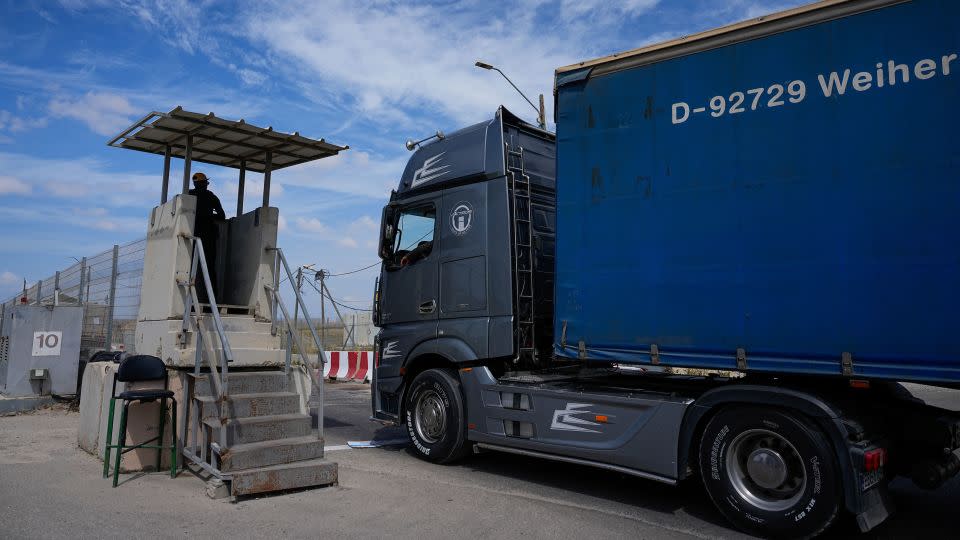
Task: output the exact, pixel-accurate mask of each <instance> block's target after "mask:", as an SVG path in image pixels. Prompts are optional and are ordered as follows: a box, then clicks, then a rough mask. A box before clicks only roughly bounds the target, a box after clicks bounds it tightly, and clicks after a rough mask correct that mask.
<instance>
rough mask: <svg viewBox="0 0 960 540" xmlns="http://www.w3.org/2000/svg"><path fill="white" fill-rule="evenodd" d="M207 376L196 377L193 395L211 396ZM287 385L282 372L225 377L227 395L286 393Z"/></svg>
mask: <svg viewBox="0 0 960 540" xmlns="http://www.w3.org/2000/svg"><path fill="white" fill-rule="evenodd" d="M208 375H209V373H204V374H201V375H200V376H199V377H196V388H195V390H194V393H195V395H197V396H211V395H213V392H212V391H211V386H210V381H209V379H208ZM289 384H290V383H289V380H288V379H287V375H286V374H285V373H284V372H282V371H240V372H236V371H235V372H232V373H229V374H228V375H227V395H231V396H232V395H236V394H263V393H271V392H286V391H287V390H288V388H289Z"/></svg>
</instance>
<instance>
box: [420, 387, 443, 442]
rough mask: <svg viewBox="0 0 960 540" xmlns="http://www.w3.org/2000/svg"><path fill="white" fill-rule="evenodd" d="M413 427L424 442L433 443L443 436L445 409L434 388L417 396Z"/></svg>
mask: <svg viewBox="0 0 960 540" xmlns="http://www.w3.org/2000/svg"><path fill="white" fill-rule="evenodd" d="M416 412H417V414H416V416H415V418H414V422H413V425H414V428H415V429H416V430H417V435H418V436H419V437H420V438H421V439H423V440H424V441H425V442H427V443H430V444H433V443H435V442H437V441H439V440H440V439H441V438H442V437H443V432H444V429H445V428H446V425H447V409H446V407H444V406H443V399H441V398H440V395H439V394H437V392H436V391H434V390H427V391H425V392H424V393H422V394H420V397H419V398H417V405H416Z"/></svg>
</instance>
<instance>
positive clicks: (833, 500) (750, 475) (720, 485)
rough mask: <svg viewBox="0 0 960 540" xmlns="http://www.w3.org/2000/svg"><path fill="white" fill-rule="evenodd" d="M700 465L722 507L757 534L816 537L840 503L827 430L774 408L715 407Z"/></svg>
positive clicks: (746, 529)
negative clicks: (717, 409) (717, 408)
mask: <svg viewBox="0 0 960 540" xmlns="http://www.w3.org/2000/svg"><path fill="white" fill-rule="evenodd" d="M700 471H701V476H702V477H703V483H704V485H705V486H706V488H707V493H709V494H710V498H711V499H713V503H714V504H715V505H716V506H717V508H718V509H719V510H720V512H722V513H723V514H724V515H725V516H726V517H727V519H729V520H730V521H732V522H733V523H734V524H735V525H736V526H737V527H739V528H740V529H743V530H744V531H747V532H750V533H753V534H756V535H759V536H767V537H777V538H809V537H813V536H816V535H817V534H820V533H821V532H822V531H823V530H824V529H826V528H827V527H828V526H830V524H831V523H832V522H833V520H834V519H835V518H836V517H837V512H838V510H839V508H840V499H841V495H840V487H841V486H840V480H839V476H838V469H837V466H836V464H835V460H834V456H833V453H832V451H831V447H830V444H829V443H828V441H827V438H826V436H825V435H824V434H823V433H822V432H821V431H820V430H819V429H817V428H816V427H814V426H813V425H812V424H810V423H809V422H807V421H805V420H803V419H802V418H800V417H797V416H794V415H792V414H789V413H787V412H783V411H779V410H776V409H761V408H751V407H730V408H726V409H723V410H721V411H720V412H719V413H717V415H716V416H714V417H713V418H712V419H711V420H710V422H709V424H707V427H706V429H705V430H704V432H703V437H702V438H701V439H700Z"/></svg>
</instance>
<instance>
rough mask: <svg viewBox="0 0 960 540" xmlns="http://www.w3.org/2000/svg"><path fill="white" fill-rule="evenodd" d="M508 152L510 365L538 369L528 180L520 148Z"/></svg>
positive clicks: (507, 147)
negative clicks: (512, 319)
mask: <svg viewBox="0 0 960 540" xmlns="http://www.w3.org/2000/svg"><path fill="white" fill-rule="evenodd" d="M506 150H507V176H508V178H509V181H510V195H511V197H510V198H511V203H512V204H511V212H512V218H513V261H512V262H513V276H514V277H513V281H514V283H513V290H514V307H515V308H516V311H515V313H516V327H515V329H514V334H515V335H514V339H515V343H516V347H515V350H516V356H515V357H514V360H513V362H514V363H515V364H520V365H523V366H533V365H537V361H538V359H537V349H536V340H535V331H534V317H533V316H534V298H533V290H534V289H533V255H534V254H533V207H532V203H531V199H530V176H529V175H527V174H526V172H525V171H524V166H523V147H519V146H518V147H517V148H516V149H512V148H511V147H510V145H509V144H507V145H506Z"/></svg>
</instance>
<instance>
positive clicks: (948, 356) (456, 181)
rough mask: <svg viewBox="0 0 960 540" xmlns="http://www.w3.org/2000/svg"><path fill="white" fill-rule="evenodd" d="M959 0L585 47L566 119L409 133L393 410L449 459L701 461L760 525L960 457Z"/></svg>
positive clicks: (390, 248) (394, 281)
mask: <svg viewBox="0 0 960 540" xmlns="http://www.w3.org/2000/svg"><path fill="white" fill-rule="evenodd" d="M958 15H960V5H958V4H957V3H955V2H951V1H946V0H913V1H898V0H826V1H822V2H818V3H814V4H810V5H808V6H803V7H800V8H797V9H793V10H789V11H785V12H781V13H776V14H772V15H769V16H767V17H762V18H759V19H754V20H751V21H746V22H743V23H740V24H735V25H732V26H728V27H724V28H719V29H716V30H711V31H708V32H704V33H701V34H697V35H694V36H689V37H686V38H682V39H678V40H674V41H670V42H666V43H662V44H658V45H654V46H650V47H646V48H643V49H638V50H635V51H628V52H626V53H621V54H617V55H614V56H611V57H607V58H601V59H597V60H592V61H588V62H582V63H579V64H576V65H572V66H567V67H563V68H560V69H558V70H557V72H556V78H555V98H556V107H555V111H556V125H557V132H556V135H554V134H553V133H550V132H547V131H544V130H541V129H538V128H536V127H534V126H532V125H530V124H528V123H526V122H523V121H522V120H520V119H519V118H517V117H516V116H514V115H513V114H511V113H510V112H509V111H507V110H505V109H503V108H501V109H500V110H499V111H498V112H497V114H496V115H495V116H494V118H493V119H492V120H489V121H487V122H482V123H480V124H477V125H474V126H470V127H467V128H464V129H461V130H459V131H456V132H454V133H451V134H449V135H447V136H442V134H439V136H438V137H437V140H435V141H432V142H430V143H428V144H421V145H419V146H417V145H416V144H411V145H409V146H408V147H412V148H413V149H414V150H415V151H414V153H413V154H412V156H411V158H410V161H409V162H408V164H407V166H406V169H405V170H404V172H403V174H402V176H401V180H400V185H399V186H398V188H397V189H396V190H395V191H394V193H393V194H392V195H391V199H390V202H389V203H388V204H387V205H386V207H385V208H384V211H383V218H382V220H381V239H380V249H379V251H380V256H381V258H382V259H383V264H382V268H381V273H380V279H379V280H378V284H377V291H376V296H375V303H374V318H375V321H376V323H377V325H378V326H379V327H380V329H381V331H380V334H379V336H378V339H377V343H376V361H375V366H374V376H373V388H372V396H373V403H372V409H373V417H374V418H375V419H377V420H380V421H383V422H389V423H397V424H404V425H406V426H407V429H408V431H409V433H410V437H411V439H412V441H413V445H412V448H413V451H414V452H415V453H416V454H417V455H419V456H420V457H422V458H423V459H426V460H429V461H434V462H438V463H446V462H450V461H453V460H456V459H459V458H462V457H464V456H465V455H466V454H468V453H469V452H471V451H473V452H480V451H500V452H508V453H516V454H524V455H531V456H539V457H543V458H546V459H553V460H558V461H562V462H566V463H571V464H576V465H586V466H593V467H599V468H604V469H608V470H612V471H616V472H618V473H623V474H629V475H633V476H636V477H639V478H643V479H647V480H653V481H658V482H664V483H668V484H676V483H678V482H681V481H685V480H687V479H697V478H698V479H699V480H695V481H700V482H702V483H703V485H704V487H705V489H706V491H707V493H708V494H709V495H710V497H711V499H712V500H713V501H714V502H715V503H716V506H717V508H718V509H719V511H720V512H721V513H723V514H724V515H725V516H726V517H727V518H728V519H729V520H730V521H731V522H732V523H733V524H734V525H736V526H737V527H739V528H741V529H743V530H745V531H748V532H751V533H755V534H760V535H763V536H777V537H811V536H815V535H817V534H819V533H820V532H822V531H824V530H825V529H826V528H827V527H829V526H830V525H831V523H833V522H834V521H835V519H836V518H837V516H839V515H842V514H843V513H848V514H851V515H853V516H854V517H855V519H856V522H857V523H858V525H859V527H860V528H861V530H863V531H867V530H870V529H871V528H873V527H875V526H876V525H877V524H879V523H881V522H882V521H883V520H884V519H886V518H887V516H888V515H889V514H890V512H891V511H892V506H891V503H890V498H889V496H888V493H887V485H888V483H889V482H890V480H891V479H892V478H894V477H896V476H907V477H909V478H911V479H912V480H913V481H914V482H915V483H916V484H918V485H920V486H921V487H924V488H931V489H932V488H935V487H937V486H939V485H941V484H943V483H944V482H945V481H947V480H948V479H950V478H952V477H954V476H956V475H957V473H958V471H960V407H957V406H956V404H957V403H960V397H958V396H956V395H954V396H953V398H952V399H953V402H952V403H953V405H950V404H949V403H948V404H946V405H945V404H943V403H942V402H938V403H931V402H928V401H927V400H926V399H925V394H924V389H925V388H928V387H925V386H923V385H922V384H916V383H923V384H928V385H929V384H935V385H940V386H945V387H954V388H955V387H960V337H958V334H957V332H956V331H955V330H954V328H955V327H956V325H957V322H958V317H957V315H956V314H955V311H956V306H957V305H958V304H960V284H958V283H957V280H956V276H957V275H958V270H960V249H958V247H957V246H960V238H958V237H960V182H958V180H960V178H958V174H957V170H958V165H960V149H958V145H957V137H956V126H957V125H960V123H958V120H960V118H958V111H957V107H956V102H957V99H958V98H960V91H958V90H960V84H958V78H957V77H958V75H960V74H958V73H957V70H958V69H960V60H958V54H960V31H958V27H957V23H956V21H957V20H960V19H958ZM905 381H910V382H905ZM949 401H950V400H949V399H948V402H949Z"/></svg>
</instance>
